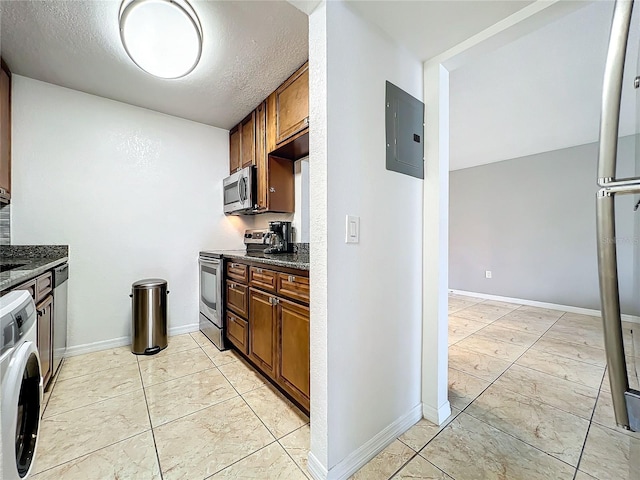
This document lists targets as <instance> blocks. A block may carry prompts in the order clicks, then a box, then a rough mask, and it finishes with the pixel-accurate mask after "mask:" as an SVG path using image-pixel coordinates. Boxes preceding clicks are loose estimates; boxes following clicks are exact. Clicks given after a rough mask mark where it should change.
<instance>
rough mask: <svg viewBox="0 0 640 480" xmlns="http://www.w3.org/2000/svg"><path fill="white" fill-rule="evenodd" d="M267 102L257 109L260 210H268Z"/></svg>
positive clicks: (258, 196) (257, 164)
mask: <svg viewBox="0 0 640 480" xmlns="http://www.w3.org/2000/svg"><path fill="white" fill-rule="evenodd" d="M267 167H268V165H267V102H266V101H265V102H262V103H261V104H260V105H258V108H256V170H257V182H258V185H257V189H256V192H257V199H256V204H257V205H258V208H259V209H260V210H265V209H266V208H267V206H268V205H267V188H268V187H267Z"/></svg>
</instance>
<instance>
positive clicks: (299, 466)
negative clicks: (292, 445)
mask: <svg viewBox="0 0 640 480" xmlns="http://www.w3.org/2000/svg"><path fill="white" fill-rule="evenodd" d="M308 425H309V428H311V419H309V424H308ZM306 426H307V424H306V423H305V424H304V425H302V426H301V427H298V428H296V429H295V430H293V431H291V432H289V433H287V434H286V435H284V436H282V437H281V438H277V439H276V442H278V445H280V446H281V447H282V449H283V450H284V451H285V453H286V454H287V455H288V456H289V458H290V459H291V461H292V462H293V463H294V464H295V465H296V466H297V467H298V468H299V469H300V471H301V472H302V473H303V474H304V476H305V477H307V478H310V477H309V475H307V472H305V471H304V470H302V466H301V465H299V464H298V462H296V461H295V459H294V458H293V457H292V456H291V454H290V453H289V450H287V449H286V447H285V446H284V445H282V443H280V440H282V439H283V438H285V437H288V436H289V435H291V434H292V433H294V432H297V431H298V430H302V429H303V428H304V427H306ZM308 454H309V451H308V450H307V455H308Z"/></svg>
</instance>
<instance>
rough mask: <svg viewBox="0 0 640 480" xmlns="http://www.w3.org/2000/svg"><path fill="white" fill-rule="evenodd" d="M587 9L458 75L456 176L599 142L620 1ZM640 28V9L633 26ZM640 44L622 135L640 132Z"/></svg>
mask: <svg viewBox="0 0 640 480" xmlns="http://www.w3.org/2000/svg"><path fill="white" fill-rule="evenodd" d="M562 3H573V4H574V5H575V7H577V8H579V7H580V5H581V4H580V3H579V2H562ZM582 5H586V6H585V7H583V8H579V9H578V10H577V11H575V12H571V13H570V14H569V15H566V16H562V17H561V18H558V19H556V20H555V21H548V22H545V24H544V25H542V26H541V27H540V28H536V29H534V30H533V31H531V32H530V33H528V34H526V35H523V36H521V37H519V38H516V39H514V40H513V41H511V42H509V43H507V44H505V45H503V46H501V47H499V48H494V49H491V51H489V52H487V53H485V54H482V55H476V56H474V57H473V58H472V59H471V60H470V61H467V62H466V63H465V64H464V65H462V66H461V67H460V68H458V69H456V70H453V71H452V72H451V162H450V166H451V170H457V169H460V168H468V167H472V166H477V165H483V164H487V163H492V162H498V161H502V160H509V159H512V158H519V157H524V156H527V155H533V154H537V153H541V152H548V151H554V150H559V149H562V148H567V147H572V146H577V145H584V144H587V143H591V142H596V141H598V134H599V130H598V128H599V121H600V108H601V98H602V80H603V78H604V66H605V60H606V56H607V48H608V45H609V32H610V30H611V18H612V15H613V6H614V2H611V1H605V2H591V3H590V4H589V2H584V3H582ZM639 23H640V9H639V8H636V9H635V11H634V16H633V19H632V23H631V24H632V25H638V24H639ZM639 40H640V29H638V28H632V29H631V34H630V39H629V43H628V50H627V55H626V60H625V77H624V82H623V88H622V110H621V116H620V136H626V135H631V134H633V133H637V132H638V128H639V127H640V124H638V123H637V122H636V116H637V111H636V110H637V109H636V100H635V99H636V96H637V91H636V90H635V89H634V88H633V78H634V77H635V75H636V74H637V73H636V72H637V60H638V44H639ZM550 112H552V114H551V113H550Z"/></svg>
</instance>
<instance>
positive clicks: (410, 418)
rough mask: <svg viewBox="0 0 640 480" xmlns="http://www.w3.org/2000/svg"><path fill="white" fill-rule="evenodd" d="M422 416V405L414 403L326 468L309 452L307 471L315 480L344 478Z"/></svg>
mask: <svg viewBox="0 0 640 480" xmlns="http://www.w3.org/2000/svg"><path fill="white" fill-rule="evenodd" d="M421 418H422V405H420V404H419V405H416V406H415V407H414V408H412V409H411V410H410V411H409V412H407V413H406V414H404V415H403V416H402V417H400V418H398V419H397V420H396V421H395V422H393V423H392V424H390V425H388V426H387V427H385V429H384V430H382V431H381V432H380V433H378V434H377V435H376V436H375V437H373V438H372V439H371V440H369V441H368V442H367V443H365V444H364V445H362V446H361V447H360V448H358V449H357V450H356V451H354V452H352V453H350V454H349V455H348V456H347V457H346V458H345V459H344V460H342V461H341V462H340V463H338V464H337V465H335V466H334V467H333V468H331V469H329V470H328V471H327V469H326V468H325V467H324V465H322V464H321V463H320V462H319V461H318V459H317V458H316V457H315V456H314V455H313V454H312V453H310V454H309V464H308V465H309V473H311V475H312V476H313V478H315V479H316V480H346V479H347V478H349V477H350V476H351V475H353V474H354V473H356V472H357V471H358V470H360V469H361V468H362V467H364V466H365V465H366V464H367V463H368V462H369V460H371V459H372V458H373V457H375V456H376V455H377V454H378V453H380V452H381V451H382V450H383V449H385V448H386V447H387V446H388V445H389V444H390V443H391V442H393V441H394V440H395V439H396V438H397V437H399V436H400V435H402V434H403V433H404V432H406V431H407V430H408V429H409V428H410V427H412V426H413V425H415V423H416V422H418V421H419V420H420V419H421Z"/></svg>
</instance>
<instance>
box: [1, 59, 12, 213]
mask: <svg viewBox="0 0 640 480" xmlns="http://www.w3.org/2000/svg"><path fill="white" fill-rule="evenodd" d="M1 63H2V68H1V69H0V201H3V202H8V201H9V199H10V198H11V193H10V192H11V72H10V71H9V68H8V67H7V65H6V64H5V63H4V61H2V62H1Z"/></svg>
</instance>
